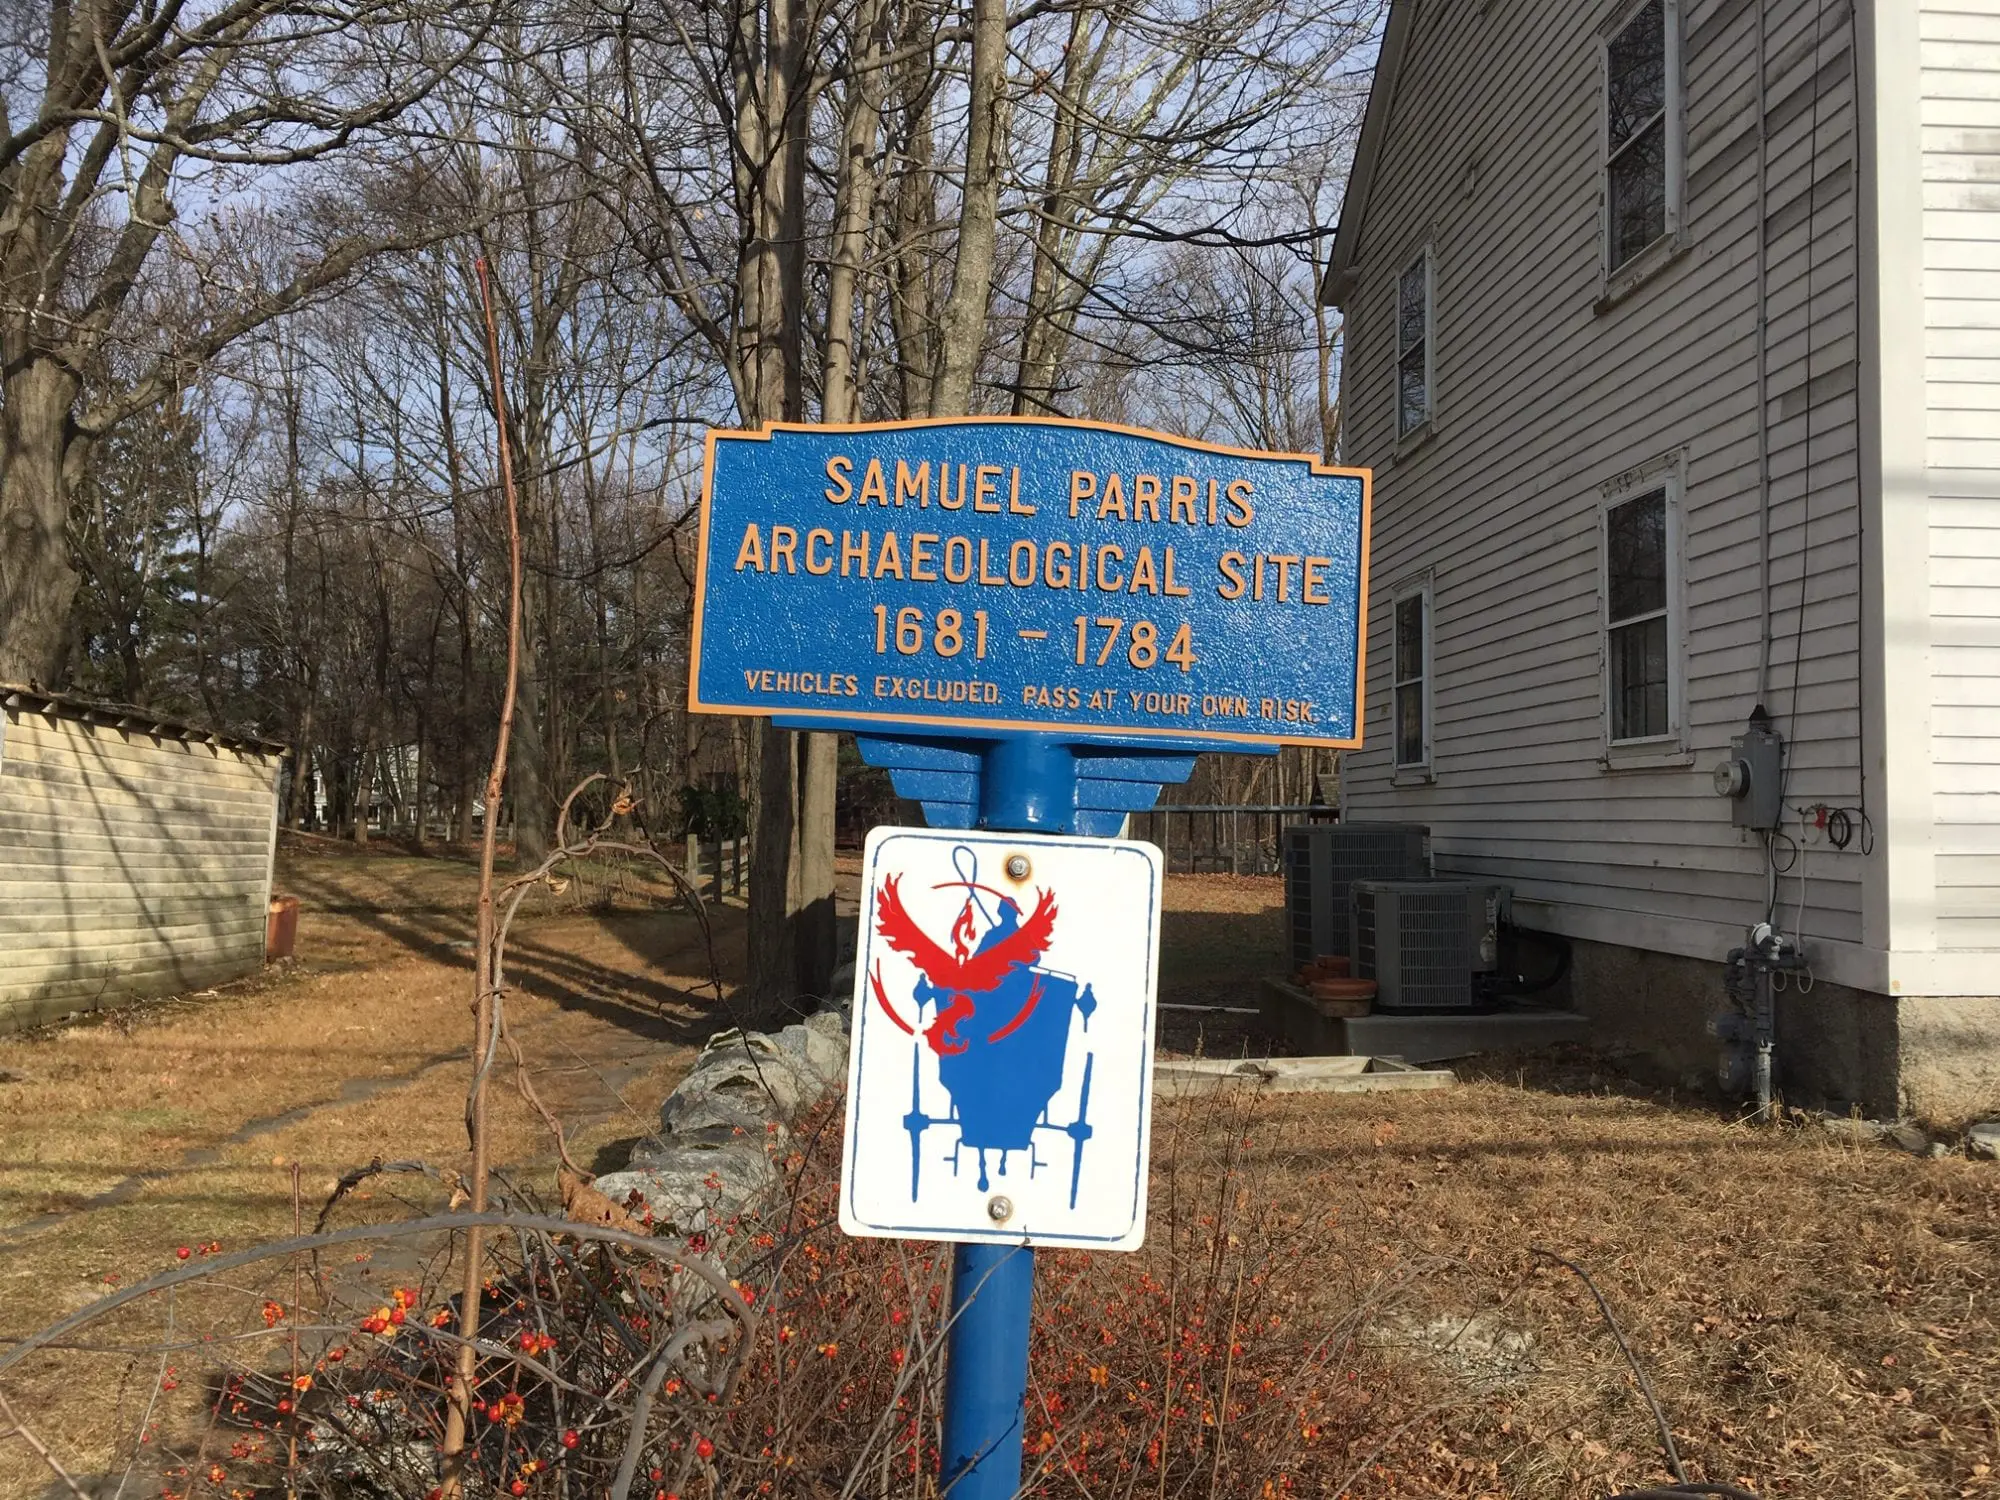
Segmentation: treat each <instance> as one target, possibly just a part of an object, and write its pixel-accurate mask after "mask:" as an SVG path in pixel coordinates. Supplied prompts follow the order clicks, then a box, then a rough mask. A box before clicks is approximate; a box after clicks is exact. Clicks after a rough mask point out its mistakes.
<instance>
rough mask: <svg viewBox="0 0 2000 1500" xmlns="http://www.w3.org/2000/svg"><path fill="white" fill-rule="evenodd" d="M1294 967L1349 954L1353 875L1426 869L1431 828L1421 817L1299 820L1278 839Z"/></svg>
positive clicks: (1395, 876)
mask: <svg viewBox="0 0 2000 1500" xmlns="http://www.w3.org/2000/svg"><path fill="white" fill-rule="evenodd" d="M1281 857H1282V862H1283V865H1284V870H1285V910H1286V912H1287V914H1288V916H1289V919H1290V922H1291V936H1292V967H1293V968H1295V969H1299V968H1304V967H1305V966H1306V965H1307V964H1309V963H1311V962H1312V961H1313V960H1314V959H1315V958H1318V957H1320V956H1322V955H1324V954H1334V955H1337V956H1339V957H1341V958H1348V957H1351V956H1352V950H1351V949H1350V948H1349V946H1348V933H1349V927H1350V925H1351V921H1350V918H1349V915H1348V909H1347V908H1348V895H1349V892H1350V890H1351V888H1352V887H1353V885H1354V882H1355V881H1357V880H1415V879H1419V878H1421V877H1423V876H1425V875H1428V874H1430V871H1431V862H1430V829H1428V828H1426V827H1424V826H1423V825H1422V824H1419V823H1299V824H1295V825H1294V826H1292V827H1290V828H1287V829H1285V831H1284V835H1283V838H1282V840H1281Z"/></svg>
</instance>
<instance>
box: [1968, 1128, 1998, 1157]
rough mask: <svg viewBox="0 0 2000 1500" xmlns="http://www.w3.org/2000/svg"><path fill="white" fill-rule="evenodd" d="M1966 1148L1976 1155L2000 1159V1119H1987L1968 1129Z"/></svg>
mask: <svg viewBox="0 0 2000 1500" xmlns="http://www.w3.org/2000/svg"><path fill="white" fill-rule="evenodd" d="M1965 1149H1966V1150H1967V1151H1969V1152H1971V1153H1972V1154H1973V1155H1974V1156H1983V1157H1985V1158H1987V1159H1988V1160H1989V1161H2000V1120H1987V1121H1985V1122H1983V1123H1981V1124H1978V1125H1975V1126H1973V1127H1972V1128H1971V1129H1970V1130H1968V1131H1966V1132H1965Z"/></svg>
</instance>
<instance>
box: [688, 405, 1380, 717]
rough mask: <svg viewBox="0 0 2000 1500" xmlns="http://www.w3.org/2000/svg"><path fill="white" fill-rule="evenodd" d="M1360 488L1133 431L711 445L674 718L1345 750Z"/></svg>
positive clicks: (1018, 427)
mask: <svg viewBox="0 0 2000 1500" xmlns="http://www.w3.org/2000/svg"><path fill="white" fill-rule="evenodd" d="M1368 506H1369V488H1368V474H1367V472H1366V471H1364V470H1355V469H1337V468H1332V467H1329V466H1327V465H1324V464H1321V463H1319V462H1318V461H1317V460H1315V459H1311V458H1306V457H1299V456H1291V455H1277V454H1269V453H1256V452H1249V451H1245V450H1239V449H1233V448H1222V447H1217V446H1215V445H1212V444H1207V443H1197V442H1191V441H1188V440H1185V439H1180V438H1173V437H1167V436H1164V435H1162V434H1159V433H1151V432H1143V431H1139V430H1137V429H1133V428H1124V427H1112V426H1106V425H1103V424H1099V423H1089V422H1070V421H1061V420H1055V419H1042V418H1005V417H977V418H948V419H941V420H935V421H927V422H903V423H884V424H878V425H870V426H856V427H819V426H787V425H779V426H775V427H771V428H767V429H765V430H763V431H761V432H712V433H711V434H710V435H709V440H708V456H707V467H706V472H705V475H704V479H703V494H702V509H701V543H700V562H699V567H698V571H697V574H696V579H695V618H694V653H693V654H694V663H693V672H692V674H691V675H692V682H691V689H690V696H689V704H690V707H692V708H693V709H695V710H697V711H702V712H717V713H750V714H778V715H783V716H785V717H787V718H790V719H802V720H810V719H814V718H824V719H826V720H829V721H840V722H841V723H843V724H845V725H848V726H853V725H854V724H855V723H856V722H857V721H861V722H881V723H883V724H885V725H898V726H903V727H919V726H935V727H936V728H938V729H944V730H951V729H957V730H964V731H989V732H992V731H997V732H1001V733H1008V732H1016V733H1018V732H1023V731H1032V730H1050V729H1062V730H1067V731H1072V732H1074V731H1083V732H1087V733H1088V732H1095V733H1106V734H1118V735H1131V734H1139V735H1155V736H1165V737H1171V738H1181V739H1190V738H1200V739H1211V740H1213V739H1220V740H1234V741H1239V742H1243V743H1246V744H1272V743H1290V744H1319V745H1333V746H1354V745H1358V744H1359V743H1360V729H1361V691H1362V677H1363V669H1362V651H1363V645H1364V642H1365V640H1366V635H1367V621H1366V610H1367V570H1368Z"/></svg>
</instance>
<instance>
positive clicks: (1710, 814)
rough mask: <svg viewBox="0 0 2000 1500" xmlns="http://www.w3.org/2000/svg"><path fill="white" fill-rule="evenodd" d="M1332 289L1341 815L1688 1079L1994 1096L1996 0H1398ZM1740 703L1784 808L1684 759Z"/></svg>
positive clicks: (1724, 733) (1951, 1104)
mask: <svg viewBox="0 0 2000 1500" xmlns="http://www.w3.org/2000/svg"><path fill="white" fill-rule="evenodd" d="M1323 295H1324V297H1325V299H1326V300H1327V301H1329V302H1331V303H1333V304H1335V305H1337V306H1338V307H1340V308H1341V309H1342V310H1343V311H1344V313H1345V327H1346V344H1345V357H1344V363H1343V379H1342V392H1343V412H1344V420H1345V432H1344V439H1343V447H1344V452H1343V458H1344V460H1345V461H1347V462H1352V463H1359V464H1365V465H1368V466H1371V467H1372V468H1373V469H1374V470H1375V473H1376V487H1375V517H1374V543H1373V556H1372V570H1371V577H1370V603H1369V609H1370V613H1369V639H1368V663H1367V682H1368V722H1367V741H1368V743H1367V748H1366V749H1364V750H1362V751H1360V752H1357V753H1354V754H1352V755H1350V756H1349V757H1348V761H1347V765H1346V768H1345V770H1344V773H1343V779H1342V785H1343V791H1344V796H1345V799H1346V805H1347V809H1348V812H1349V814H1350V816H1354V817H1359V818H1376V819H1386V818H1397V819H1409V820H1412V821H1423V822H1426V823H1428V824H1429V825H1430V827H1431V828H1432V830H1433V838H1434V844H1435V848H1436V851H1437V858H1438V863H1439V865H1440V867H1441V869H1445V870H1451V871H1455V872H1464V873H1472V874H1477V875H1479V876H1481V877H1492V878H1495V879H1499V880H1505V881H1507V882H1510V883H1511V884H1512V885H1513V887H1514V889H1515V891H1516V894H1517V898H1518V902H1519V904H1518V906H1517V912H1516V916H1517V920H1518V921H1520V922H1521V923H1522V924H1523V925H1532V926H1540V927H1543V928H1545V929H1548V930H1553V931H1556V932H1560V933H1562V934H1565V935H1566V936H1568V937H1569V938H1571V939H1572V940H1573V942H1574V947H1575V953H1576V962H1575V967H1574V970H1573V972H1572V976H1571V980H1570V985H1571V988H1572V991H1573V995H1574V998H1575V1000H1576V1002H1577V1003H1578V1004H1579V1005H1580V1006H1581V1007H1582V1008H1584V1009H1586V1010H1588V1011H1589V1012H1591V1013H1592V1014H1593V1016H1594V1017H1595V1020H1596V1024H1597V1030H1598V1033H1599V1035H1600V1037H1601V1038H1602V1039H1604V1040H1606V1041H1608V1042H1610V1043H1612V1044H1614V1045H1622V1046H1625V1047H1628V1048H1631V1049H1633V1050H1634V1051H1635V1052H1637V1053H1638V1054H1640V1055H1642V1056H1643V1057H1645V1058H1647V1059H1649V1060H1650V1061H1651V1062H1652V1063H1653V1064H1654V1065H1655V1066H1656V1067H1657V1068H1658V1069H1659V1070H1661V1071H1663V1072H1665V1073H1666V1074H1667V1075H1668V1076H1686V1075H1692V1074H1695V1073H1706V1072H1707V1071H1708V1069H1709V1068H1710V1067H1711V1065H1712V1061H1713V1059H1714V1056H1715V1043H1714V1042H1713V1041H1712V1040H1710V1039H1709V1038H1708V1037H1707V1036H1705V1035H1704V1021H1705V1018H1706V1017H1707V1016H1708V1015H1709V1013H1711V1012H1712V1011H1714V1010H1715V1009H1716V1008H1717V1004H1718V1001H1719V999H1720V995H1721V974H1720V961H1721V960H1722V959H1723V957H1724V955H1725V954H1726V953H1727V951H1728V950H1729V949H1730V948H1732V947H1734V946H1736V945H1738V944H1741V943H1742V942H1743V941H1744V936H1745V930H1746V928H1748V927H1749V926H1751V924H1753V923H1756V922H1759V921H1762V920H1764V919H1765V918H1766V917H1767V915H1768V916H1770V917H1772V918H1773V920H1774V921H1775V923H1776V925H1778V926H1779V927H1781V928H1782V929H1783V930H1785V931H1787V932H1794V931H1796V932H1802V933H1803V935H1804V940H1805V951H1806V953H1807V956H1808V958H1809V960H1810V963H1811V968H1812V988H1811V989H1810V991H1808V992H1806V993H1803V994H1801V993H1799V992H1798V991H1797V989H1793V990H1790V991H1788V992H1787V993H1786V994H1785V995H1784V996H1783V997H1782V998H1781V1004H1780V1016H1779V1036H1778V1068H1779V1075H1780V1080H1781V1083H1786V1084H1787V1085H1788V1086H1789V1088H1790V1090H1791V1092H1792V1093H1793V1095H1794V1096H1795V1097H1797V1096H1801V1095H1807V1096H1810V1095H1817V1096H1821V1097H1830V1098H1833V1099H1838V1100H1845V1101H1850V1102H1852V1103H1855V1104H1858V1105H1861V1106H1862V1107H1864V1108H1867V1109H1870V1110H1876V1111H1882V1110H1911V1111H1919V1112H1927V1113H1932V1114H1936V1115H1946V1116H1948V1115H1956V1114H1965V1113H1970V1112H1972V1111H1975V1110H1979V1109H1983V1108H1990V1107H1992V1106H1993V1105H1995V1104H2000V998H1995V997H2000V0H1394V5H1393V8H1392V11H1391V14H1390V19H1389V22H1388V27H1387V31H1386V34H1385V38H1384V43H1383V47H1382V51H1381V57H1380V62H1379V66H1378V69H1377V73H1376V77H1375V81H1374V87H1373V93H1372V95H1371V98H1370V100H1369V105H1368V111H1367V116H1366V122H1365V125H1364V129H1363V133H1362V137H1361V141H1360V145H1359V148H1358V157H1357V161H1356V164H1355V168H1354V171H1353V174H1352V177H1351V180H1350V183H1349V186H1348V189H1347V196H1346V202H1345V205H1344V208H1343V211H1342V214H1341V218H1340V225H1339V231H1338V235H1337V240H1336V244H1335V248H1334V251H1333V257H1332V265H1331V269H1330V272H1329V275H1328V277H1327V280H1326V284H1325V287H1324V289H1323ZM1760 704H1761V705H1763V706H1764V708H1765V709H1766V710H1767V711H1768V713H1769V715H1770V718H1771V723H1772V726H1773V727H1774V728H1775V729H1776V731H1777V732H1778V733H1779V734H1780V735H1782V736H1783V738H1784V741H1785V771H1784V781H1783V807H1784V814H1783V817H1784V823H1783V828H1782V829H1781V831H1779V832H1778V833H1777V834H1775V835H1773V836H1771V837H1769V838H1766V837H1765V836H1763V835H1761V834H1758V833H1754V832H1749V831H1745V830H1741V829H1738V828H1736V827H1734V826H1732V817H1731V806H1732V804H1731V802H1730V801H1729V799H1727V798H1726V797H1724V796H1720V795H1718V793H1717V790H1716V787H1715V785H1714V784H1713V780H1712V773H1713V771H1714V770H1715V768H1716V766H1717V764H1718V763H1719V762H1721V761H1723V760H1724V759H1726V758H1727V757H1728V752H1729V746H1730V742H1731V740H1732V738H1733V737H1735V736H1737V735H1740V734H1742V733H1743V732H1744V728H1745V725H1746V722H1747V721H1748V719H1749V717H1750V715H1751V713H1752V710H1753V709H1755V708H1756V707H1757V706H1758V705H1760Z"/></svg>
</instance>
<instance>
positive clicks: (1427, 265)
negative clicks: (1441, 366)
mask: <svg viewBox="0 0 2000 1500" xmlns="http://www.w3.org/2000/svg"><path fill="white" fill-rule="evenodd" d="M1412 283H1414V286H1415V296H1414V299H1413V298H1406V297H1405V295H1404V293H1405V290H1406V289H1408V288H1410V287H1411V285H1412ZM1419 299H1420V303H1421V305H1420V306H1418V307H1416V308H1415V309H1414V311H1415V312H1416V313H1417V314H1418V316H1416V317H1415V318H1412V317H1411V312H1412V311H1413V308H1412V301H1413V300H1419ZM1431 303H1432V297H1431V252H1430V250H1429V249H1428V248H1426V249H1425V251H1424V253H1423V254H1422V255H1419V256H1418V257H1417V258H1416V259H1415V260H1413V261H1411V262H1410V263H1409V264H1408V265H1406V266H1405V267H1403V269H1402V271H1401V272H1400V273H1399V274H1398V275H1397V277H1396V435H1397V436H1398V437H1408V436H1409V435H1410V434H1411V433H1413V432H1415V431H1416V430H1417V429H1418V428H1420V427H1422V426H1423V425H1424V424H1425V423H1426V422H1428V421H1430V419H1431ZM1412 322H1415V323H1416V325H1417V327H1416V331H1415V333H1414V335H1412V334H1411V332H1410V329H1409V326H1408V325H1409V324H1410V323H1412Z"/></svg>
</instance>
